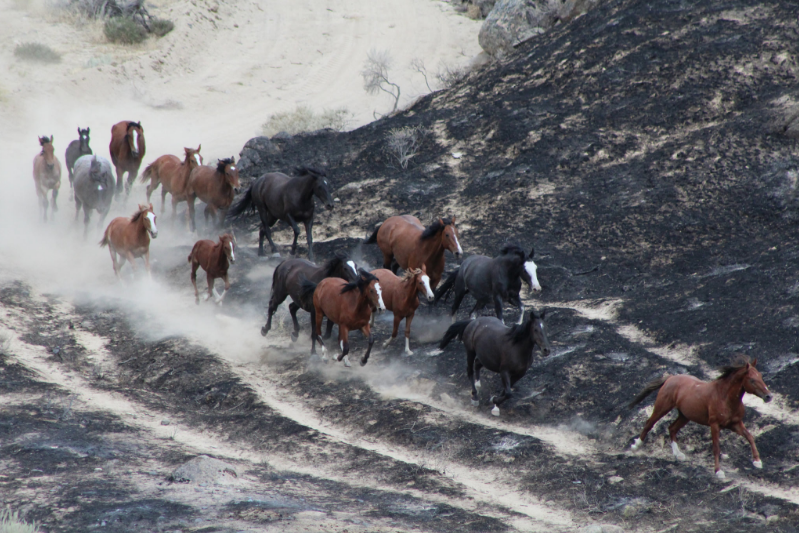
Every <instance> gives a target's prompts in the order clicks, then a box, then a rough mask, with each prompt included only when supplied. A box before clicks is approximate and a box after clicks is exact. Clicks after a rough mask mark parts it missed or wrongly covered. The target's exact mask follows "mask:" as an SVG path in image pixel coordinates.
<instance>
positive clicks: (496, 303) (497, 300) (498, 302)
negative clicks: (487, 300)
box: [494, 294, 505, 326]
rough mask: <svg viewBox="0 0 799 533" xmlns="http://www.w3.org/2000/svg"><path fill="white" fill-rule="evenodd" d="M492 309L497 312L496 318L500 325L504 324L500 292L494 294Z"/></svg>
mask: <svg viewBox="0 0 799 533" xmlns="http://www.w3.org/2000/svg"><path fill="white" fill-rule="evenodd" d="M494 310H495V311H496V312H497V318H498V319H499V321H500V322H502V325H503V326H504V325H505V320H504V319H503V316H502V295H501V294H494Z"/></svg>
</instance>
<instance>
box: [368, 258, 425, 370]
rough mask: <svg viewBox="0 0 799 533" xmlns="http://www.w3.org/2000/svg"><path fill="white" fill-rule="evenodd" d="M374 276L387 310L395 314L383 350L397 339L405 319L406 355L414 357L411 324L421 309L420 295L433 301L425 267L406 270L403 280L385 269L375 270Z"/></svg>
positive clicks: (373, 320) (373, 317)
mask: <svg viewBox="0 0 799 533" xmlns="http://www.w3.org/2000/svg"><path fill="white" fill-rule="evenodd" d="M372 274H373V275H374V276H375V277H376V278H377V279H378V280H379V281H380V287H381V288H382V289H383V302H384V303H385V304H386V309H388V310H389V311H391V312H392V313H394V329H393V330H392V331H391V337H390V338H389V339H388V340H387V341H386V342H385V343H384V344H383V348H385V347H387V346H388V345H389V344H391V342H392V341H393V340H394V339H396V338H397V332H398V331H399V323H400V322H401V321H402V319H403V318H404V319H405V355H413V352H412V351H411V348H410V338H411V322H412V321H413V316H414V315H415V314H416V308H417V307H419V293H420V292H421V293H424V294H425V296H427V301H428V302H432V301H433V290H432V289H431V288H430V278H429V277H428V276H427V272H426V271H425V268H424V265H422V268H416V269H414V270H406V271H405V272H404V273H403V275H402V277H401V278H398V277H397V276H396V275H395V274H394V273H393V272H392V271H390V270H388V269H385V268H379V269H377V270H373V271H372ZM374 324H375V316H374V315H372V325H373V326H374Z"/></svg>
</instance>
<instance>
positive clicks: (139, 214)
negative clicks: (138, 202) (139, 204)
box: [130, 207, 148, 222]
mask: <svg viewBox="0 0 799 533" xmlns="http://www.w3.org/2000/svg"><path fill="white" fill-rule="evenodd" d="M147 211H148V209H147V207H145V208H143V209H142V208H139V210H138V211H136V212H135V213H133V216H132V217H130V221H131V222H136V221H137V220H139V219H140V218H141V217H142V215H143V214H144V213H146V212H147Z"/></svg>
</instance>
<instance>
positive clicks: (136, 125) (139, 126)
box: [125, 122, 143, 130]
mask: <svg viewBox="0 0 799 533" xmlns="http://www.w3.org/2000/svg"><path fill="white" fill-rule="evenodd" d="M132 127H135V128H139V129H143V128H142V127H141V122H128V127H127V128H125V129H126V130H129V129H130V128H132Z"/></svg>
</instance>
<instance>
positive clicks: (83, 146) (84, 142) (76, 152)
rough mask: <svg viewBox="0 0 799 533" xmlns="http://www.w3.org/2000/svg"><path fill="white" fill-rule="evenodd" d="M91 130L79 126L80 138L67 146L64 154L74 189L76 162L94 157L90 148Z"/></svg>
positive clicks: (70, 184) (70, 181) (71, 185)
mask: <svg viewBox="0 0 799 533" xmlns="http://www.w3.org/2000/svg"><path fill="white" fill-rule="evenodd" d="M90 131H91V128H86V129H85V130H82V129H80V126H78V138H77V139H76V140H74V141H72V142H71V143H69V146H67V151H66V152H64V162H65V163H66V165H67V173H68V174H69V186H70V187H73V183H74V181H75V162H76V161H77V160H78V159H80V158H81V157H83V156H84V155H92V149H91V148H90V147H89V132H90Z"/></svg>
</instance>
